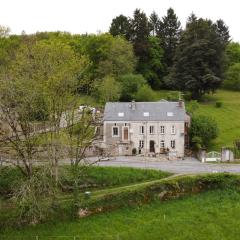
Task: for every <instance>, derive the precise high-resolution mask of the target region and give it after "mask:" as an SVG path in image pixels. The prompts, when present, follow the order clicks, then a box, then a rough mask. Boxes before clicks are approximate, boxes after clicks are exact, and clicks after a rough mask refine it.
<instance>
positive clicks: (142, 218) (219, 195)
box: [0, 190, 240, 240]
mask: <svg viewBox="0 0 240 240" xmlns="http://www.w3.org/2000/svg"><path fill="white" fill-rule="evenodd" d="M239 216H240V193H239V192H237V191H233V190H232V191H230V190H225V191H223V190H222V191H221V190H216V191H209V192H205V193H201V194H199V195H195V196H189V197H184V198H182V199H178V200H171V201H167V202H153V203H152V204H149V205H143V206H140V207H136V208H125V209H121V210H117V211H114V212H110V213H105V214H100V215H95V216H92V217H89V218H85V219H80V220H76V221H71V222H57V223H52V224H49V223H48V224H42V225H38V226H32V227H31V226H30V227H25V228H22V229H19V230H7V231H6V232H2V233H0V239H2V240H5V239H9V240H10V239H11V240H14V239H17V240H20V239H24V240H28V239H36V238H35V236H39V240H47V239H49V240H50V239H56V240H58V239H59V240H60V239H61V240H70V239H74V238H73V236H79V238H76V239H81V240H82V239H129V240H130V239H139V240H141V239H151V240H153V239H164V240H167V239H171V240H174V239H177V240H181V239H184V240H186V239H188V240H190V239H193V240H196V239H197V240H201V239H202V240H206V239H208V240H214V239H216V240H219V239H222V240H223V239H224V240H225V239H229V240H230V239H231V240H232V239H237V236H239V234H240V228H239V224H240V219H239ZM56 236H59V237H56ZM60 236H62V237H60ZM64 236H65V237H64Z"/></svg>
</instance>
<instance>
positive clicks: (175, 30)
mask: <svg viewBox="0 0 240 240" xmlns="http://www.w3.org/2000/svg"><path fill="white" fill-rule="evenodd" d="M180 32H181V23H180V21H179V20H178V18H177V16H176V14H175V12H174V10H173V9H172V8H169V9H168V11H167V16H165V17H163V18H162V21H160V28H159V31H158V36H159V37H160V40H161V46H162V48H163V50H164V63H165V65H166V70H165V74H167V73H168V72H169V69H170V68H171V67H172V65H173V58H174V55H175V52H176V48H177V45H178V42H179V37H180Z"/></svg>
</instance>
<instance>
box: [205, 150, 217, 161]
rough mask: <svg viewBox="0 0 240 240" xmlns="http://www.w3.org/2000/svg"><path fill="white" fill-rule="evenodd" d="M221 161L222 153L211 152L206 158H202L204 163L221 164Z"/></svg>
mask: <svg viewBox="0 0 240 240" xmlns="http://www.w3.org/2000/svg"><path fill="white" fill-rule="evenodd" d="M220 161H221V153H219V152H215V151H212V152H209V153H206V155H205V156H203V157H202V162H203V163H204V162H220Z"/></svg>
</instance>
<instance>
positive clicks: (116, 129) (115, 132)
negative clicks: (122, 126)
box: [112, 125, 119, 137]
mask: <svg viewBox="0 0 240 240" xmlns="http://www.w3.org/2000/svg"><path fill="white" fill-rule="evenodd" d="M112 136H113V137H119V127H117V126H116V125H115V126H114V127H112Z"/></svg>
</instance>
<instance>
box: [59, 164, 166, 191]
mask: <svg viewBox="0 0 240 240" xmlns="http://www.w3.org/2000/svg"><path fill="white" fill-rule="evenodd" d="M77 171H78V176H79V187H80V191H84V190H86V189H88V190H89V189H102V188H106V187H114V186H115V187H116V186H124V185H129V184H133V183H138V182H144V181H148V180H154V179H161V178H164V177H167V176H169V175H170V174H169V173H166V172H162V171H156V170H147V171H146V170H144V169H136V168H129V167H95V166H90V167H86V168H84V171H83V169H82V167H81V166H80V167H78V168H77ZM60 176H61V180H60V182H61V186H62V187H63V189H65V190H68V191H71V190H72V188H73V184H74V177H73V175H72V172H71V170H70V167H62V168H61V170H60Z"/></svg>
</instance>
